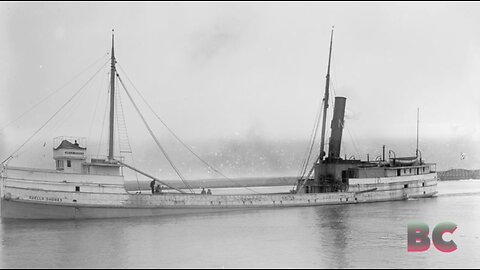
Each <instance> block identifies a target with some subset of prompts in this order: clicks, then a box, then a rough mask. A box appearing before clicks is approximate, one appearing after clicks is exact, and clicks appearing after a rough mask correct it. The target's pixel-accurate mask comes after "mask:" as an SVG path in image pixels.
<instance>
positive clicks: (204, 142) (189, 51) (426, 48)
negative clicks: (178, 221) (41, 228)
mask: <svg viewBox="0 0 480 270" xmlns="http://www.w3.org/2000/svg"><path fill="white" fill-rule="evenodd" d="M479 11H480V5H479V3H453V2H451V3H430V2H424V3H401V2H398V3H351V2H350V3H294V2H290V3H280V2H278V3H270V2H264V3H190V2H189V3H186V2H185V3H175V2H171V3H90V2H89V3H53V2H52V3H41V2H40V3H37V2H31V3H15V2H11V3H1V4H0V20H1V28H0V29H1V31H0V34H1V37H2V40H3V41H4V42H2V43H1V45H0V46H1V47H0V49H1V50H0V53H1V57H2V59H4V60H3V61H2V63H1V64H0V70H1V72H2V76H1V78H0V83H1V91H0V128H1V130H0V154H1V158H2V160H3V159H4V158H6V157H7V156H8V155H10V154H11V153H12V152H14V151H15V150H16V149H17V148H18V147H19V146H20V145H21V144H22V143H23V142H24V141H25V140H27V139H28V138H29V137H30V135H32V134H33V133H34V132H36V131H37V130H38V129H39V128H40V127H41V126H42V124H43V123H45V122H46V121H47V120H48V119H49V118H50V116H52V115H53V114H54V113H55V112H56V111H57V110H58V109H59V108H60V107H61V106H62V105H63V104H64V103H65V102H67V100H69V98H70V97H71V96H72V95H73V94H74V93H75V92H76V91H77V90H78V89H80V88H81V87H82V86H83V85H84V84H85V83H86V82H87V81H89V79H90V78H91V77H92V75H93V74H94V73H95V72H96V71H97V70H99V74H98V75H97V76H95V77H93V79H92V80H91V81H90V82H89V83H88V84H87V85H86V86H85V87H84V88H83V90H82V92H80V93H79V94H78V96H76V97H75V99H73V100H72V101H71V102H70V103H69V104H67V106H65V108H64V109H63V110H62V111H60V112H59V114H58V115H57V116H56V117H54V118H53V119H52V120H51V121H50V122H49V124H47V125H46V126H45V127H44V128H43V129H41V131H39V132H38V134H36V135H35V136H34V137H33V138H32V139H31V140H30V141H29V142H28V143H27V144H26V145H25V146H24V147H22V149H21V150H20V151H19V152H18V153H17V154H18V157H16V158H15V159H14V160H12V164H15V165H25V166H33V165H35V166H37V165H38V166H46V167H48V166H53V162H52V161H51V149H52V147H53V146H52V138H53V137H56V136H62V135H69V136H80V137H87V138H88V141H87V142H88V149H89V152H90V154H102V155H105V154H106V151H107V144H106V141H105V139H106V136H107V127H106V123H107V122H106V121H105V120H104V119H105V108H106V106H107V104H108V103H107V95H108V72H109V63H107V62H108V57H109V56H108V55H107V54H108V52H109V51H110V48H111V44H110V43H111V29H115V55H116V58H117V61H118V64H119V66H118V70H119V73H120V76H121V77H122V78H123V80H124V81H125V82H126V84H127V88H128V91H129V92H130V93H131V94H132V95H133V96H134V98H135V100H136V101H135V102H137V103H138V105H139V107H140V108H141V110H142V113H143V114H145V117H146V119H147V121H148V122H149V123H150V124H151V126H152V129H153V130H154V132H155V134H156V136H158V138H159V139H160V141H161V142H162V144H163V145H165V148H166V149H167V151H168V152H169V153H170V154H171V155H172V158H173V159H175V161H176V162H177V163H178V164H179V167H180V168H181V169H182V170H183V171H185V174H186V176H188V177H189V178H194V177H209V176H211V175H214V173H212V172H208V170H207V169H206V168H205V166H203V165H202V164H201V163H199V162H198V161H197V160H196V159H195V158H194V157H192V155H190V154H189V153H188V151H185V149H183V148H182V147H181V145H179V144H178V142H176V141H175V140H174V138H173V137H172V136H171V135H170V134H169V133H168V130H166V129H165V128H164V127H163V126H162V124H161V123H160V122H159V121H158V119H156V117H155V115H154V114H153V113H152V112H150V111H149V109H148V107H147V106H146V105H145V104H144V103H143V102H142V101H141V98H140V97H139V96H138V94H136V91H135V88H136V89H138V91H140V93H142V95H143V96H144V97H145V99H146V100H147V101H148V103H149V104H150V105H151V106H152V107H153V108H154V110H155V112H156V113H157V114H158V115H160V116H161V118H162V119H163V120H164V121H165V122H166V123H167V124H168V126H169V127H170V128H171V129H172V130H174V131H175V133H176V134H177V135H178V136H179V137H181V138H182V139H183V140H184V142H185V143H186V144H188V145H189V146H191V147H192V148H193V149H194V150H195V152H197V153H198V154H199V155H200V156H201V157H202V158H204V159H205V160H207V161H208V162H210V163H211V164H212V165H214V166H215V167H216V168H218V169H220V170H221V171H222V172H224V173H225V174H227V175H229V176H259V175H260V176H261V175H296V174H297V172H298V170H299V167H300V165H301V163H302V159H303V158H304V155H305V151H306V148H307V144H308V138H309V136H310V132H311V129H312V126H313V122H314V119H315V114H316V112H317V111H318V106H319V103H320V102H321V99H322V97H323V91H324V88H325V74H326V68H327V60H328V45H329V38H330V30H331V27H332V25H335V34H334V41H333V58H332V85H331V89H332V94H334V95H339V96H345V97H347V113H346V129H345V131H344V134H343V141H342V142H343V145H342V156H343V155H347V158H349V157H351V156H352V155H355V157H357V158H358V157H361V158H362V159H366V155H367V153H368V154H370V157H371V159H373V158H375V157H376V156H378V155H379V154H381V147H382V145H383V144H385V145H387V149H392V150H394V151H395V153H396V154H397V156H398V155H403V156H411V155H414V153H415V147H416V145H415V144H416V113H417V108H420V149H421V151H422V156H423V157H424V158H425V159H426V160H427V162H435V163H437V169H439V170H446V169H450V168H478V164H479V161H480V160H479V159H480V158H479V157H478V153H479V150H480V149H479V145H480V144H479V143H480V124H479V123H480V109H479V107H478V104H479V101H480V100H479V93H478V92H479V89H478V88H479V87H478V86H479V85H480V76H478V74H480V53H479V49H478V48H480V37H479V35H478V32H479V30H480V29H479V28H480V18H479V17H478V14H479ZM105 63H106V65H105V66H102V65H103V64H105ZM82 71H83V73H82ZM77 74H80V75H78V76H76V75H77ZM127 76H128V78H129V79H131V81H132V82H133V85H132V84H130V83H129V82H128V79H127ZM72 78H73V80H72ZM57 90H58V91H57ZM119 91H120V93H121V100H122V105H123V111H124V114H125V122H126V124H127V126H128V135H129V138H130V143H131V146H132V149H133V151H134V157H135V163H137V165H141V166H139V167H144V168H146V169H147V170H148V171H150V172H152V173H156V174H158V175H161V176H163V177H167V178H168V177H172V178H174V177H175V175H174V174H173V171H172V170H171V169H170V168H169V166H168V163H166V161H165V159H164V157H163V156H162V154H161V153H160V152H159V151H158V149H157V147H156V145H155V144H154V142H153V140H151V139H150V138H149V135H148V132H147V130H146V129H145V127H144V126H143V124H142V123H141V120H140V118H139V117H138V115H137V114H136V112H135V110H134V109H133V107H132V106H131V104H130V102H129V101H128V98H127V97H126V95H125V93H124V92H122V91H123V90H121V88H119ZM46 97H48V99H46V100H45V101H42V100H43V99H44V98H46ZM40 101H42V102H41V104H40V105H38V106H36V107H34V109H32V110H30V109H31V108H32V107H33V106H34V105H36V104H37V103H39V102H40ZM332 107H333V106H331V107H330V108H332ZM25 112H27V113H26V114H24V113H25ZM22 115H23V116H22ZM20 116H22V117H20ZM330 116H331V115H329V117H330ZM19 117H20V118H19ZM327 124H328V126H327V127H328V128H329V127H330V124H329V121H327ZM327 137H328V134H327ZM100 139H101V140H100ZM99 142H102V144H99ZM317 145H318V140H317ZM316 149H318V146H317V147H316ZM116 151H118V149H116ZM462 153H464V154H465V156H466V158H464V159H461V158H460V156H461V154H462Z"/></svg>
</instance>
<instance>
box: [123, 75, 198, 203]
mask: <svg viewBox="0 0 480 270" xmlns="http://www.w3.org/2000/svg"><path fill="white" fill-rule="evenodd" d="M117 78H118V80H119V81H120V83H121V84H122V87H123V90H124V91H125V93H127V96H128V98H129V99H130V101H131V102H132V104H133V107H134V108H135V110H136V111H137V113H138V114H139V115H140V118H141V119H142V121H143V123H144V124H145V126H146V127H147V129H148V132H149V133H150V136H152V138H153V140H154V141H155V143H156V144H157V146H158V148H160V150H161V151H162V153H163V155H164V156H165V158H166V159H167V161H168V162H169V163H170V166H172V168H173V169H174V170H175V173H177V175H178V176H179V177H180V180H182V182H183V183H184V184H185V186H186V187H187V188H188V189H189V190H190V191H191V192H192V193H195V192H194V191H193V190H192V188H191V187H190V185H188V183H187V182H186V180H185V178H184V177H183V175H182V174H181V172H180V171H179V170H178V168H177V166H175V164H174V163H173V161H172V160H171V159H170V156H169V155H168V154H167V152H166V151H165V149H164V148H163V147H162V145H161V144H160V142H159V141H158V139H157V137H155V134H154V133H153V131H152V129H151V128H150V126H149V125H148V123H147V121H146V120H145V118H144V117H143V115H142V113H141V112H140V109H139V108H138V107H137V105H136V104H135V102H134V101H133V98H132V96H130V93H129V92H128V90H127V88H126V87H125V84H124V83H123V81H122V79H121V78H120V75H118V73H117Z"/></svg>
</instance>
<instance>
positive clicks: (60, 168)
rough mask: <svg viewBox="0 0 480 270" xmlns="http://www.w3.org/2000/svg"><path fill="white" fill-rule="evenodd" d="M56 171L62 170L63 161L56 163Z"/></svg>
mask: <svg viewBox="0 0 480 270" xmlns="http://www.w3.org/2000/svg"><path fill="white" fill-rule="evenodd" d="M56 165H57V170H63V160H57V161H56Z"/></svg>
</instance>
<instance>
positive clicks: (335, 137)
mask: <svg viewBox="0 0 480 270" xmlns="http://www.w3.org/2000/svg"><path fill="white" fill-rule="evenodd" d="M346 102H347V98H345V97H336V98H335V107H334V109H333V119H332V133H331V135H330V143H329V145H328V152H329V154H328V157H329V158H331V159H336V158H340V147H341V144H342V132H343V118H344V116H345V104H346Z"/></svg>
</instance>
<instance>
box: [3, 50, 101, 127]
mask: <svg viewBox="0 0 480 270" xmlns="http://www.w3.org/2000/svg"><path fill="white" fill-rule="evenodd" d="M107 55H108V53H107ZM103 58H105V55H102V57H100V58H98V59H97V60H95V62H93V64H91V65H89V66H88V67H87V68H85V69H84V70H82V71H81V72H80V73H78V74H77V75H75V76H74V77H73V78H72V79H70V80H69V81H68V82H66V83H65V84H63V85H62V86H61V87H60V88H58V89H56V90H55V91H53V92H51V93H50V94H49V95H47V96H46V97H45V98H43V99H42V100H40V101H39V102H38V103H36V104H34V105H33V106H32V107H30V108H29V109H28V110H26V111H25V112H23V113H22V114H21V115H20V116H18V117H17V118H15V119H14V120H12V121H10V122H8V123H7V124H5V125H4V126H3V127H1V128H0V133H1V132H2V131H3V130H4V129H5V128H7V127H8V126H10V125H11V124H13V123H15V122H16V121H18V120H19V119H21V118H23V117H24V116H25V115H26V114H27V113H29V112H30V111H32V110H33V109H35V108H36V107H38V106H39V105H40V104H42V103H43V102H45V101H46V100H47V99H49V98H50V97H51V96H53V95H54V94H56V93H58V92H59V91H60V90H62V89H64V88H65V87H66V86H67V85H69V84H70V83H71V82H73V81H74V80H75V79H76V78H78V77H79V76H80V75H82V74H83V73H84V72H85V71H87V70H89V69H90V68H91V67H92V66H94V65H95V64H97V62H99V61H100V60H102V59H103ZM104 65H105V64H104ZM102 67H103V66H102Z"/></svg>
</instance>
